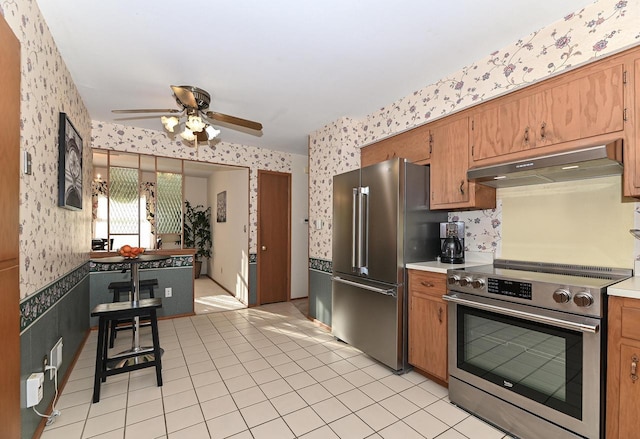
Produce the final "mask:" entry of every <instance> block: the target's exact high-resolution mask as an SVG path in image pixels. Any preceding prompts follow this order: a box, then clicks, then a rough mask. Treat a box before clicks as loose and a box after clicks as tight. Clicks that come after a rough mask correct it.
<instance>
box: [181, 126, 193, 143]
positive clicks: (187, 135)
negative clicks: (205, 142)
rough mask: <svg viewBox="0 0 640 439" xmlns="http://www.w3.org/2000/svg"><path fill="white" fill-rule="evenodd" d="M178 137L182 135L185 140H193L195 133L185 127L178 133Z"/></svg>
mask: <svg viewBox="0 0 640 439" xmlns="http://www.w3.org/2000/svg"><path fill="white" fill-rule="evenodd" d="M180 137H182V138H183V139H184V140H186V141H187V142H193V141H194V140H196V135H195V134H193V131H191V130H190V129H189V128H185V129H184V131H183V132H181V133H180Z"/></svg>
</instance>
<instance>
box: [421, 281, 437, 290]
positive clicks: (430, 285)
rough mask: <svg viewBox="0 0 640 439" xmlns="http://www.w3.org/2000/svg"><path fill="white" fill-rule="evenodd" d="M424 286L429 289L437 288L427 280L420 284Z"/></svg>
mask: <svg viewBox="0 0 640 439" xmlns="http://www.w3.org/2000/svg"><path fill="white" fill-rule="evenodd" d="M420 283H421V284H422V285H424V286H425V287H429V288H433V287H435V285H434V284H432V283H431V282H427V281H426V280H423V281H422V282H420Z"/></svg>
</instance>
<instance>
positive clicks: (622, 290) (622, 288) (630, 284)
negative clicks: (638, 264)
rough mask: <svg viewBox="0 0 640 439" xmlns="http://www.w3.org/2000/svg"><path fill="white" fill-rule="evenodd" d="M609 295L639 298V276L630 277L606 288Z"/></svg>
mask: <svg viewBox="0 0 640 439" xmlns="http://www.w3.org/2000/svg"><path fill="white" fill-rule="evenodd" d="M607 294H608V295H609V296H619V297H629V298H631V299H640V276H634V277H630V278H629V279H627V280H623V281H622V282H618V283H617V284H614V285H612V286H610V287H609V288H607Z"/></svg>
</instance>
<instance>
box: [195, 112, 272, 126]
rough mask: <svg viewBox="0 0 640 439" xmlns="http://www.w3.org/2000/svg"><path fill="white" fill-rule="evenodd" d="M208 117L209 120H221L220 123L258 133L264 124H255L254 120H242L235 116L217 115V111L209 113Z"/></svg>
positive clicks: (207, 113)
mask: <svg viewBox="0 0 640 439" xmlns="http://www.w3.org/2000/svg"><path fill="white" fill-rule="evenodd" d="M206 116H207V117H208V118H209V119H213V120H219V121H220V122H227V123H231V124H233V125H240V126H242V127H245V128H250V129H252V130H256V131H262V124H261V123H259V122H254V121H252V120H247V119H241V118H239V117H235V116H229V115H228V114H222V113H216V112H215V111H207V112H206Z"/></svg>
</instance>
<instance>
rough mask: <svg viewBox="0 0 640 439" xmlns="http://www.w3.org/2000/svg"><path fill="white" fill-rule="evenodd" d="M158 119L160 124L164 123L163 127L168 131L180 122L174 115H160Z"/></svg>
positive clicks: (171, 131)
mask: <svg viewBox="0 0 640 439" xmlns="http://www.w3.org/2000/svg"><path fill="white" fill-rule="evenodd" d="M160 121H161V122H162V125H164V128H165V129H166V130H167V131H169V132H170V133H173V129H174V128H175V127H176V125H178V123H180V120H179V119H178V118H177V117H175V116H170V117H167V116H162V117H161V118H160Z"/></svg>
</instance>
